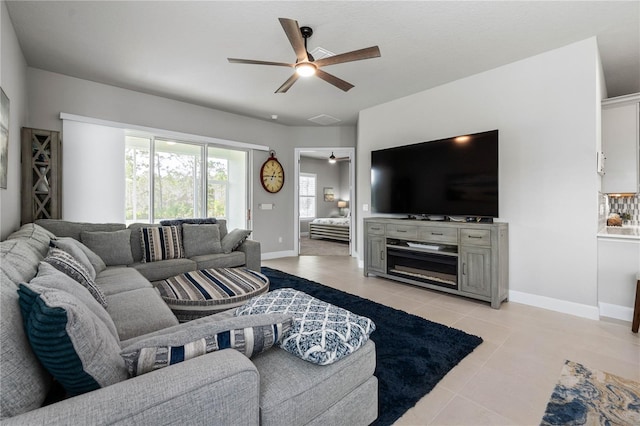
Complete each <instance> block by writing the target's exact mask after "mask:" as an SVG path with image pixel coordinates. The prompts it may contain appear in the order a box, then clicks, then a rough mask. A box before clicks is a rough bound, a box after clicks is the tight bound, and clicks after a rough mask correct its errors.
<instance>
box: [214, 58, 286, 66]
mask: <svg viewBox="0 0 640 426" xmlns="http://www.w3.org/2000/svg"><path fill="white" fill-rule="evenodd" d="M227 60H228V61H229V62H231V63H232V64H254V65H277V66H279V67H293V66H295V64H287V63H286V62H271V61H256V60H253V59H238V58H227Z"/></svg>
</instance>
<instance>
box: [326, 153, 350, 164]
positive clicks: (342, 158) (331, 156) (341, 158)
mask: <svg viewBox="0 0 640 426" xmlns="http://www.w3.org/2000/svg"><path fill="white" fill-rule="evenodd" d="M349 160H351V158H350V157H349V156H347V157H336V156H335V155H333V151H332V152H331V155H330V156H329V163H331V164H335V163H337V162H338V161H349Z"/></svg>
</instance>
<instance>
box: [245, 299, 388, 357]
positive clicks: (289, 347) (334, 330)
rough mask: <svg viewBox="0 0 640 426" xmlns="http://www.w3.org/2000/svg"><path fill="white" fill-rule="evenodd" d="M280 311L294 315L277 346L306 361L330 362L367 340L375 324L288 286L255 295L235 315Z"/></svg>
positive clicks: (354, 349)
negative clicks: (290, 324)
mask: <svg viewBox="0 0 640 426" xmlns="http://www.w3.org/2000/svg"><path fill="white" fill-rule="evenodd" d="M264 313H283V314H289V315H291V316H293V325H292V327H291V329H290V330H289V331H288V332H287V333H285V335H284V336H283V337H282V341H281V342H280V344H279V345H280V347H281V348H282V349H284V350H285V351H287V352H289V353H292V354H293V355H296V356H297V357H299V358H302V359H304V360H306V361H309V362H312V363H314V364H319V365H328V364H332V363H334V362H336V361H338V360H340V359H342V358H344V357H346V356H348V355H350V354H352V353H353V352H355V351H356V350H357V349H358V348H360V347H361V346H362V345H364V344H365V343H366V341H367V340H368V339H369V336H370V335H371V333H372V332H373V331H374V330H375V329H376V325H375V324H374V322H373V321H371V320H370V319H369V318H367V317H363V316H361V315H357V314H354V313H353V312H350V311H348V310H346V309H343V308H340V307H338V306H335V305H331V304H329V303H327V302H323V301H322V300H319V299H316V298H315V297H312V296H309V295H308V294H306V293H303V292H301V291H297V290H293V289H291V288H283V289H280V290H275V291H272V292H269V293H266V294H263V295H261V296H258V297H254V298H253V299H251V300H250V301H249V302H247V303H246V304H244V305H242V306H240V307H239V308H238V309H236V311H235V315H236V316H242V315H254V314H264Z"/></svg>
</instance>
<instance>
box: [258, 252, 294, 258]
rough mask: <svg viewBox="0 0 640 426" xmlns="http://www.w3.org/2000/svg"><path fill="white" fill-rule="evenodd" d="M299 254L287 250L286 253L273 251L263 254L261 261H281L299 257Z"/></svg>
mask: <svg viewBox="0 0 640 426" xmlns="http://www.w3.org/2000/svg"><path fill="white" fill-rule="evenodd" d="M297 255H298V253H296V252H295V251H294V250H286V251H272V252H269V253H262V255H261V259H262V260H271V259H279V258H281V257H293V256H297Z"/></svg>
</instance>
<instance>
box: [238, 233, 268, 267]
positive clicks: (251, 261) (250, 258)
mask: <svg viewBox="0 0 640 426" xmlns="http://www.w3.org/2000/svg"><path fill="white" fill-rule="evenodd" d="M236 250H238V251H241V252H244V256H245V264H246V266H247V268H249V269H251V270H252V271H258V272H260V266H261V265H262V258H261V254H260V243H259V242H258V241H254V240H245V241H244V243H242V244H240V246H239V247H238V248H237V249H236Z"/></svg>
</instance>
